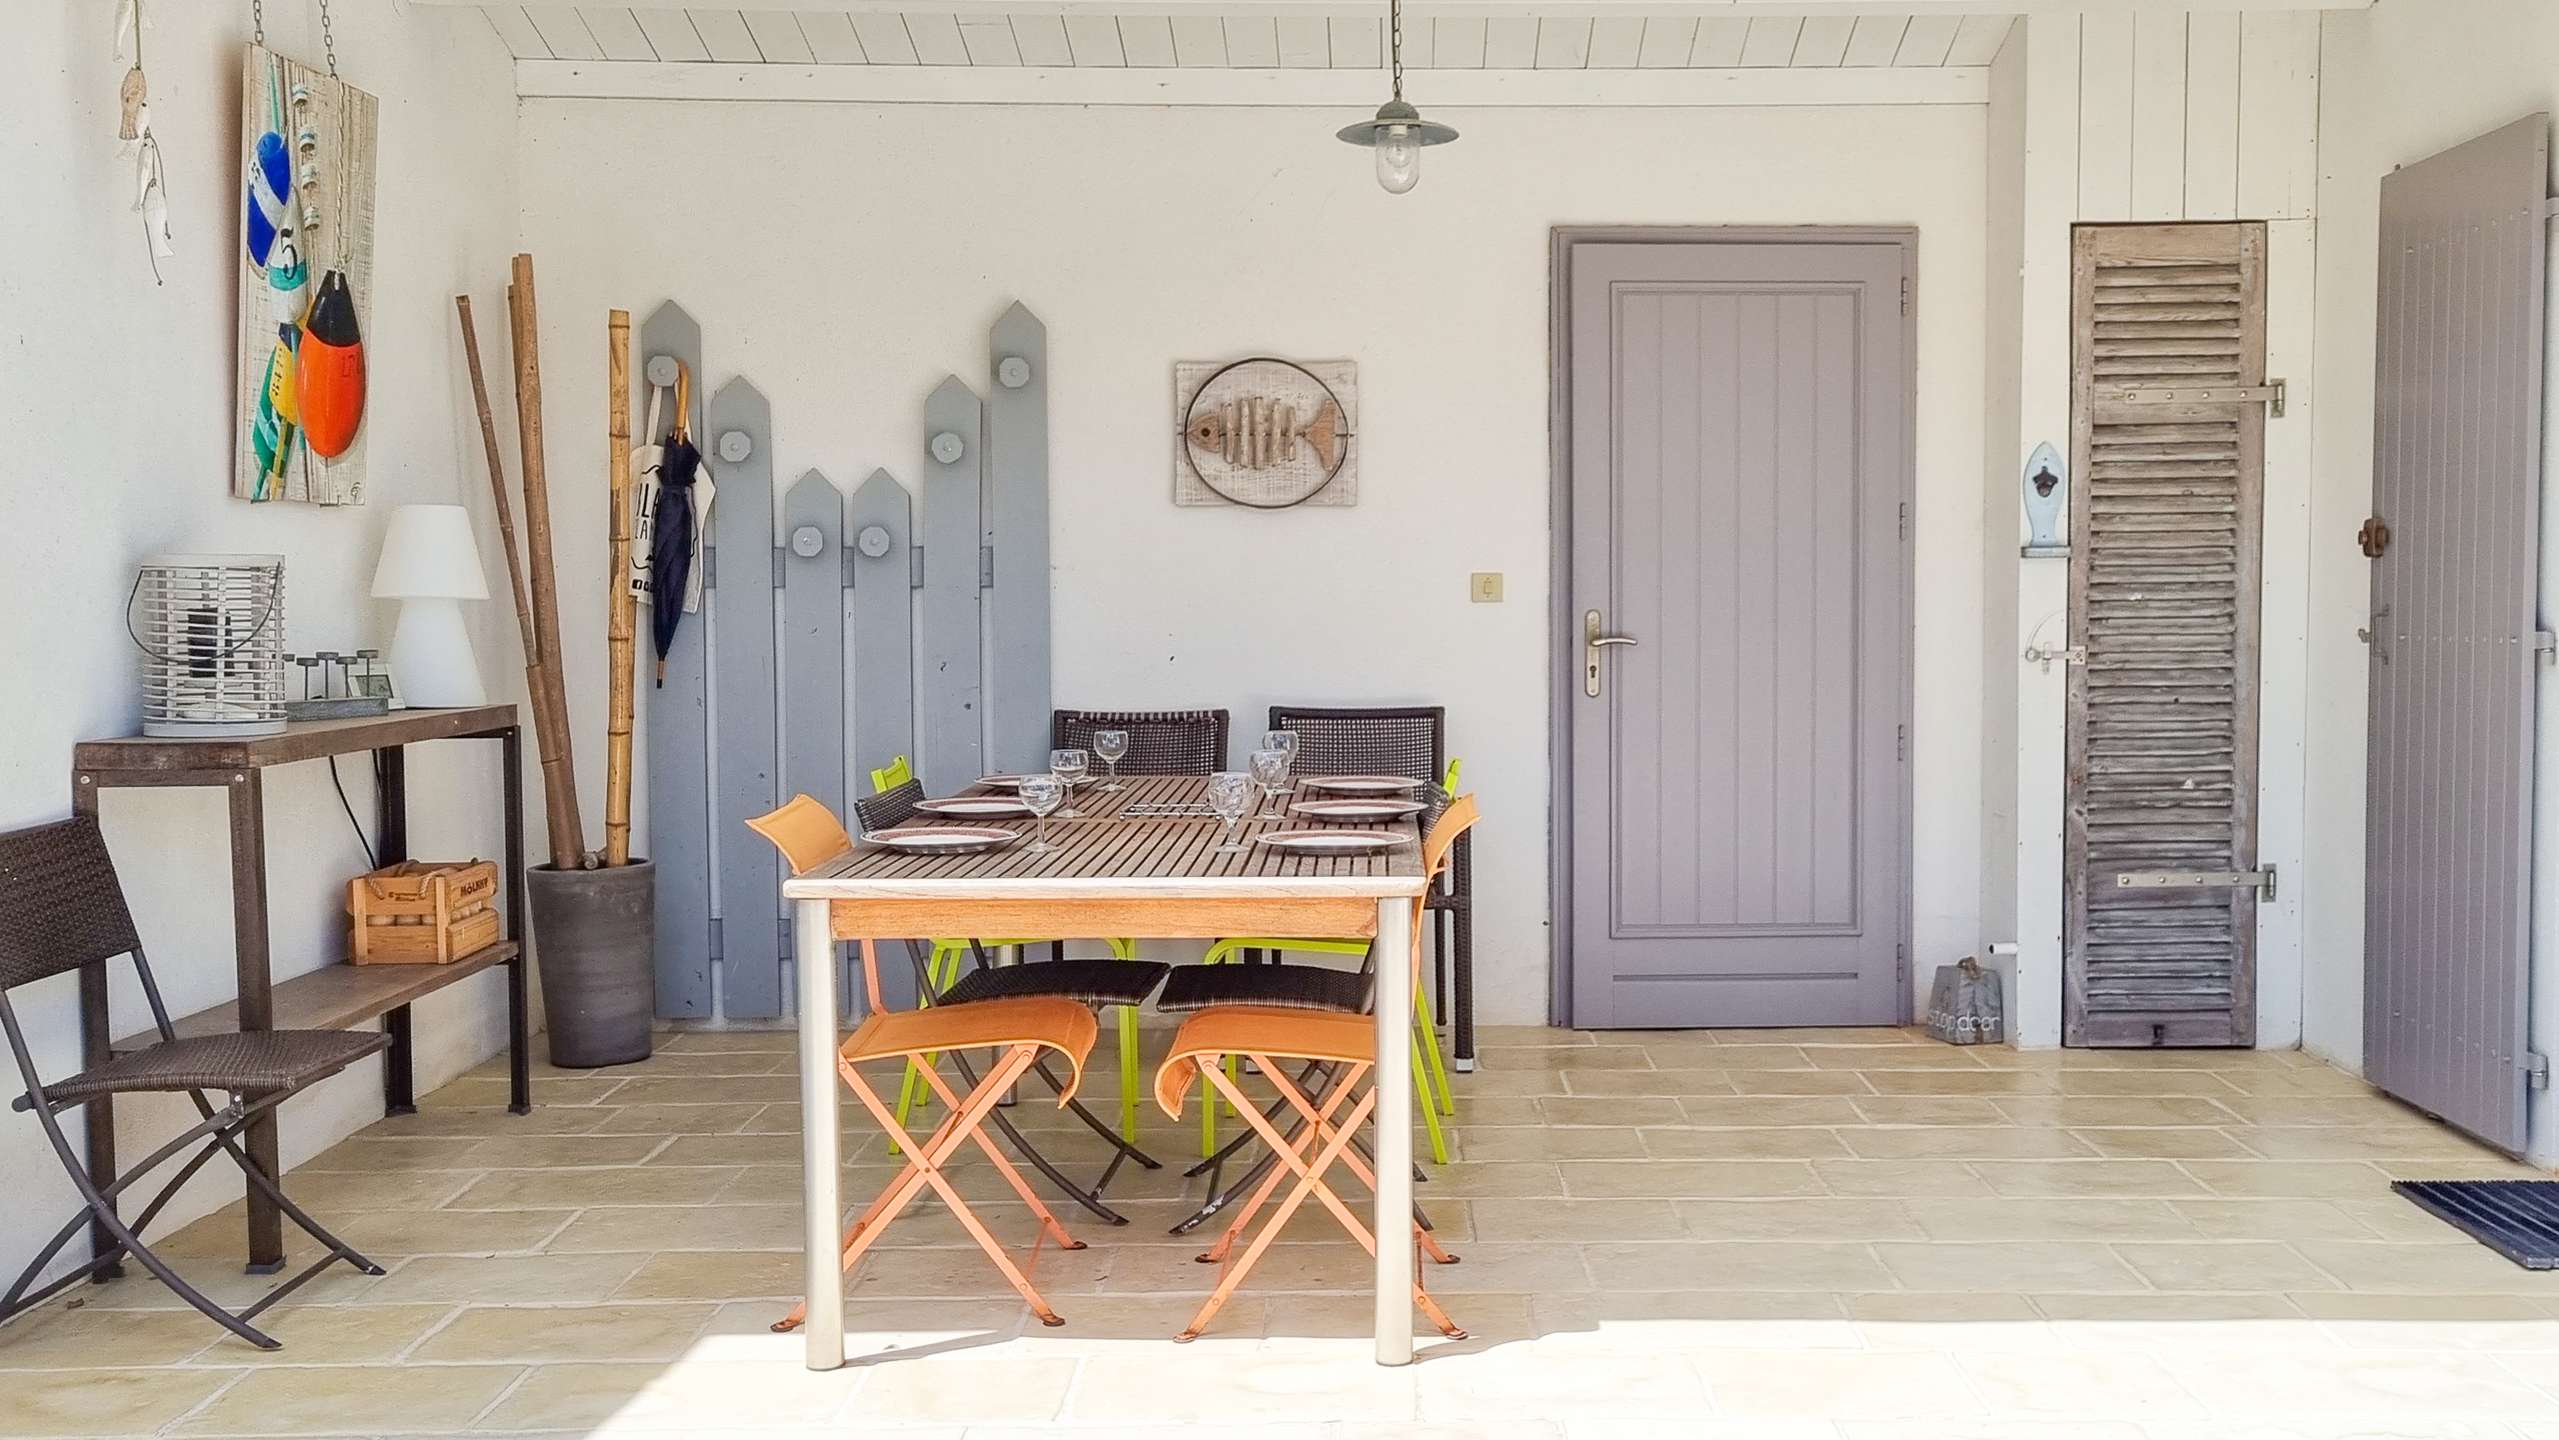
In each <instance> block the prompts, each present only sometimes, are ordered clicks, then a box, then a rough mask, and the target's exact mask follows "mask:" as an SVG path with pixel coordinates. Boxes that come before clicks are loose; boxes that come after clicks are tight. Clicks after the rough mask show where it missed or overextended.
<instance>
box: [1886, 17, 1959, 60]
mask: <svg viewBox="0 0 2559 1440" xmlns="http://www.w3.org/2000/svg"><path fill="white" fill-rule="evenodd" d="M1960 23H1961V22H1960V21H1958V20H1957V19H1956V18H1955V17H1954V16H1952V15H1914V16H1912V17H1911V21H1910V28H1909V29H1908V30H1905V31H1903V32H1902V37H1901V49H1900V50H1899V51H1897V52H1895V53H1894V55H1893V63H1894V64H1896V65H1943V64H1945V63H1946V52H1948V51H1950V50H1952V49H1954V48H1955V27H1956V26H1957V25H1958V24H1960Z"/></svg>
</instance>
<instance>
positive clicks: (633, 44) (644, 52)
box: [578, 5, 658, 60]
mask: <svg viewBox="0 0 2559 1440" xmlns="http://www.w3.org/2000/svg"><path fill="white" fill-rule="evenodd" d="M578 18H579V19H581V20H584V21H585V22H586V33H588V34H589V35H592V36H594V37H595V43H596V46H597V48H599V49H601V50H602V51H603V52H604V58H605V59H607V60H655V59H656V58H658V51H657V47H656V46H654V45H652V44H650V43H649V37H648V32H646V31H644V30H642V29H641V28H640V17H639V16H637V15H634V14H632V13H631V12H630V10H628V9H627V8H625V7H623V6H620V5H581V6H579V7H578Z"/></svg>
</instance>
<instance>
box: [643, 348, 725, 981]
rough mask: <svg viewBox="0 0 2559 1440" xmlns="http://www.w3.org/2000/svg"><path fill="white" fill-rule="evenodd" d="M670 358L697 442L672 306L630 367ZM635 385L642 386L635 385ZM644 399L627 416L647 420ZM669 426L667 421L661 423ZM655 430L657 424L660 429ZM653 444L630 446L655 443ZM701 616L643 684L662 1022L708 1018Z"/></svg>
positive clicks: (696, 363)
mask: <svg viewBox="0 0 2559 1440" xmlns="http://www.w3.org/2000/svg"><path fill="white" fill-rule="evenodd" d="M659 355H667V356H672V357H674V358H675V359H677V360H680V361H682V362H684V366H685V368H686V369H688V370H690V371H692V373H693V407H692V408H693V416H692V421H693V433H694V435H695V436H696V437H697V438H698V437H699V436H700V435H701V434H702V413H701V412H702V395H703V386H702V383H701V382H702V326H701V324H700V323H699V322H698V321H696V320H695V319H694V318H693V317H692V316H691V315H688V314H686V313H685V312H684V307H683V306H681V305H678V304H676V303H675V302H673V301H671V300H670V301H668V302H667V303H666V304H663V305H660V306H659V307H658V308H657V310H656V311H655V312H654V313H652V314H651V315H650V316H649V318H648V320H647V321H646V322H645V323H644V324H642V325H641V326H640V348H639V356H638V364H639V368H640V371H641V373H642V374H643V375H645V374H646V373H647V370H648V363H649V361H650V359H652V358H653V357H655V356H659ZM643 383H645V382H643ZM647 395H648V392H647V390H646V389H642V390H641V391H640V392H639V403H638V405H637V406H635V407H634V408H636V409H637V410H638V411H639V412H640V415H641V417H642V418H645V417H646V416H647V414H648V401H647ZM667 418H668V419H670V420H671V419H672V417H667ZM661 423H662V424H663V423H665V422H664V421H662V422H661ZM662 438H663V436H662V435H643V436H641V437H639V439H638V440H637V441H636V442H635V443H637V444H641V445H651V444H655V443H656V442H657V441H658V440H660V439H662ZM709 619H710V616H709V615H708V613H707V612H706V613H704V614H700V615H688V616H686V617H685V619H684V623H683V624H682V625H681V626H678V627H677V629H676V632H675V643H674V645H673V646H672V647H671V648H670V649H669V650H668V651H667V656H666V682H665V684H664V685H663V686H657V685H651V684H646V683H644V684H643V685H642V687H641V696H642V698H643V700H644V702H645V703H646V705H647V706H648V712H649V718H648V724H647V729H648V745H649V754H648V763H649V789H648V805H649V829H648V847H649V850H648V853H649V858H650V859H651V860H653V861H655V862H656V864H657V956H656V965H657V1006H658V1014H660V1015H661V1016H664V1017H666V1018H668V1019H686V1020H692V1019H701V1018H704V1017H707V1016H709V1015H710V1014H711V771H710V760H711V732H710V715H709V712H708V698H707V697H708V692H707V690H706V688H705V676H704V674H703V644H702V637H703V629H704V626H705V624H706V623H707V622H708V621H709ZM640 628H641V634H642V636H643V639H642V642H641V644H642V651H641V666H642V669H641V674H642V675H643V676H647V675H650V674H651V673H652V670H653V668H654V667H653V666H652V665H651V664H650V662H651V660H652V659H653V658H654V656H655V653H656V652H655V651H654V650H651V649H649V648H648V643H647V640H646V638H645V637H646V636H647V633H648V619H647V617H646V616H645V615H643V616H642V617H641V620H640Z"/></svg>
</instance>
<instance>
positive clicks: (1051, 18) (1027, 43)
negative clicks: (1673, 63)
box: [800, 15, 1075, 65]
mask: <svg viewBox="0 0 2559 1440" xmlns="http://www.w3.org/2000/svg"><path fill="white" fill-rule="evenodd" d="M800 18H801V19H802V20H803V21H805V20H806V19H807V18H808V17H807V16H802V17H800ZM1013 44H1014V46H1015V48H1017V49H1018V50H1020V51H1021V53H1022V63H1023V64H1025V65H1072V64H1074V63H1075V47H1074V46H1072V45H1069V44H1067V43H1066V18H1065V17H1064V16H1062V15H1016V16H1014V17H1013Z"/></svg>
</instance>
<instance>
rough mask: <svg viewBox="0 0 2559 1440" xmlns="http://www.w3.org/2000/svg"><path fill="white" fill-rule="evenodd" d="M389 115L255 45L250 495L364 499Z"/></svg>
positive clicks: (244, 428)
mask: <svg viewBox="0 0 2559 1440" xmlns="http://www.w3.org/2000/svg"><path fill="white" fill-rule="evenodd" d="M379 108H380V107H379V105H378V103H377V102H376V101H375V100H374V98H373V97H372V96H371V95H368V94H366V93H365V92H363V91H361V90H358V89H356V88H355V87H353V86H351V85H348V84H346V83H345V82H344V81H341V80H339V79H337V78H336V77H334V76H332V75H329V74H326V73H323V72H321V71H317V70H313V69H311V68H310V67H309V66H306V65H302V64H299V63H297V62H295V61H292V60H288V59H286V58H285V57H283V56H281V55H278V54H276V53H275V52H274V51H271V50H268V49H266V48H265V47H263V46H258V45H252V46H250V47H248V53H247V57H246V59H245V61H244V62H243V65H242V72H241V139H242V152H241V165H240V170H241V174H242V175H243V176H244V177H245V178H244V181H243V183H242V186H241V191H240V230H239V235H240V243H241V252H240V253H241V267H240V389H239V415H238V429H237V435H236V437H235V438H236V443H235V446H234V450H233V457H232V467H231V492H232V493H233V494H234V495H236V496H238V497H240V498H241V499H244V500H259V501H264V500H301V501H307V502H310V503H312V504H318V505H360V504H362V503H364V474H365V454H364V451H365V447H364V414H365V396H366V383H365V356H364V334H365V331H366V330H367V329H368V328H369V326H370V324H371V320H372V303H371V302H372V293H373V166H374V153H375V145H376V135H377V124H378V112H379Z"/></svg>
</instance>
